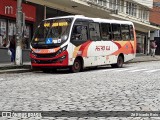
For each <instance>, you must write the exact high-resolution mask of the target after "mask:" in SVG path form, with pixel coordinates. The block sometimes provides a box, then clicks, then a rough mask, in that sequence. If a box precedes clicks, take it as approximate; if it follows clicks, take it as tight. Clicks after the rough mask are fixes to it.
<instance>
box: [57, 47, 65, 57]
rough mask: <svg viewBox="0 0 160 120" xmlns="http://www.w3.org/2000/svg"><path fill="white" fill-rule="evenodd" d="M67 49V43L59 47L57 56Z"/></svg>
mask: <svg viewBox="0 0 160 120" xmlns="http://www.w3.org/2000/svg"><path fill="white" fill-rule="evenodd" d="M66 49H67V45H66V46H64V47H63V48H61V49H59V50H58V52H57V53H56V56H57V55H59V54H60V53H62V52H63V51H65V50H66Z"/></svg>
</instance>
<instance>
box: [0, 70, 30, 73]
mask: <svg viewBox="0 0 160 120" xmlns="http://www.w3.org/2000/svg"><path fill="white" fill-rule="evenodd" d="M31 71H32V70H31V69H7V70H2V71H0V74H4V73H6V74H9V73H25V72H31Z"/></svg>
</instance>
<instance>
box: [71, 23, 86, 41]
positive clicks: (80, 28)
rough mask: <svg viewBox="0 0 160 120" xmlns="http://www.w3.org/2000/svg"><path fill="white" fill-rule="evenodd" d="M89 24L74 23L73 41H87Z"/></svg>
mask: <svg viewBox="0 0 160 120" xmlns="http://www.w3.org/2000/svg"><path fill="white" fill-rule="evenodd" d="M87 31H88V30H87V26H85V25H74V26H73V31H72V41H87V39H88V37H87V36H88V35H87Z"/></svg>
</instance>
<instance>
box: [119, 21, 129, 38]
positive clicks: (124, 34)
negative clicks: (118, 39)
mask: <svg viewBox="0 0 160 120" xmlns="http://www.w3.org/2000/svg"><path fill="white" fill-rule="evenodd" d="M121 32H122V40H130V39H131V38H130V32H129V25H125V24H121Z"/></svg>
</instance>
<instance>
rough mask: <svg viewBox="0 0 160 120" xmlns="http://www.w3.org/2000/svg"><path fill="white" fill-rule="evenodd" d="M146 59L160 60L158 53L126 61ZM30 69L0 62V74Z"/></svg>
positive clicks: (145, 60)
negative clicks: (153, 55)
mask: <svg viewBox="0 0 160 120" xmlns="http://www.w3.org/2000/svg"><path fill="white" fill-rule="evenodd" d="M148 61H160V55H159V56H158V55H156V56H155V57H151V56H150V55H148V56H147V55H141V56H136V58H134V59H133V60H131V61H129V62H127V63H136V62H148ZM30 71H31V63H30V62H25V63H23V65H22V66H16V65H12V64H11V63H0V74H2V73H14V72H15V73H22V72H30Z"/></svg>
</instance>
